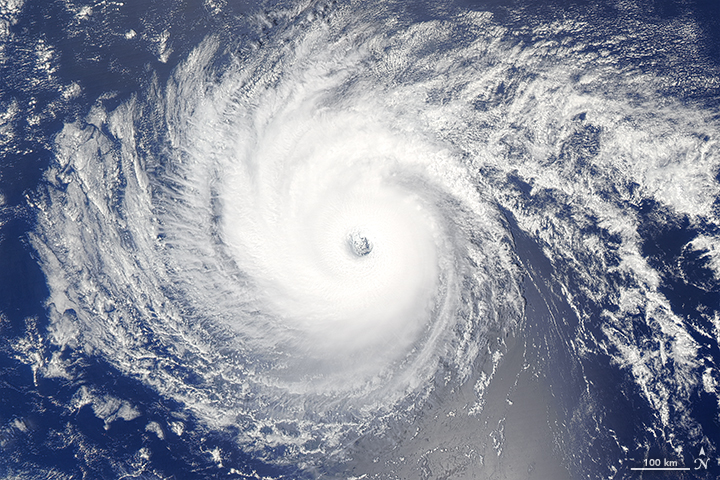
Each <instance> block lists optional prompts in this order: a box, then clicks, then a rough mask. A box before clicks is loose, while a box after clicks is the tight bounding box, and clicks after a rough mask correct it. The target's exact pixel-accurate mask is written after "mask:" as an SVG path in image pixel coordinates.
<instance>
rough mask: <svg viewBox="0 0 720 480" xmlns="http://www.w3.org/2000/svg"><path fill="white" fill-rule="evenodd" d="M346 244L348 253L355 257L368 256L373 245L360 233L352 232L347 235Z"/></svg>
mask: <svg viewBox="0 0 720 480" xmlns="http://www.w3.org/2000/svg"><path fill="white" fill-rule="evenodd" d="M347 244H348V247H349V248H350V252H351V253H352V254H353V255H355V256H356V257H365V256H367V255H370V253H371V252H372V249H373V245H372V243H371V242H370V240H369V239H368V238H367V237H366V236H365V235H363V234H362V233H361V232H352V233H351V234H349V235H348V238H347Z"/></svg>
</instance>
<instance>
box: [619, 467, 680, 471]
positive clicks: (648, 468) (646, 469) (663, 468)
mask: <svg viewBox="0 0 720 480" xmlns="http://www.w3.org/2000/svg"><path fill="white" fill-rule="evenodd" d="M630 470H636V471H651V470H654V471H659V470H664V471H687V470H690V467H633V468H631V469H630Z"/></svg>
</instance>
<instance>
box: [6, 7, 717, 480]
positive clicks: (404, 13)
mask: <svg viewBox="0 0 720 480" xmlns="http://www.w3.org/2000/svg"><path fill="white" fill-rule="evenodd" d="M203 5H204V8H205V11H206V14H207V15H209V16H213V15H215V16H214V17H213V18H215V19H216V20H215V21H216V23H215V24H214V25H215V26H216V28H209V29H206V30H205V31H203V33H202V35H200V36H199V37H200V38H198V40H197V41H196V42H191V41H186V43H187V46H186V47H182V46H181V45H180V42H181V41H180V40H174V41H175V42H176V44H175V46H176V47H177V49H178V52H177V53H174V50H173V43H172V42H173V39H174V38H175V37H173V36H170V35H169V34H167V32H165V33H161V34H159V35H157V36H156V37H153V38H155V40H154V42H155V43H154V44H153V45H154V46H153V47H152V48H154V49H155V50H154V52H155V55H156V56H157V60H156V62H157V65H158V67H157V68H154V67H150V66H148V67H146V68H145V72H146V74H145V75H144V77H143V78H142V79H141V81H139V83H138V87H137V88H135V89H134V90H132V91H131V92H130V93H126V94H122V93H118V92H113V91H110V90H108V91H106V92H104V93H101V94H100V95H91V94H90V93H86V92H84V91H82V89H81V88H80V87H79V86H77V84H75V86H71V87H70V89H69V90H68V89H65V90H64V92H65V98H66V100H67V99H70V100H72V99H76V98H78V95H79V93H78V92H79V91H82V92H83V93H82V95H83V97H82V98H83V99H84V101H86V103H87V108H86V109H85V110H75V111H74V113H72V114H68V115H67V116H65V117H63V121H62V122H60V124H59V125H58V126H57V127H56V129H55V131H54V133H53V134H52V135H49V136H48V138H49V140H48V143H49V149H50V151H51V152H52V155H51V158H50V160H49V161H48V163H47V166H46V167H45V168H44V169H43V171H42V178H41V179H40V180H39V181H38V185H37V186H36V187H35V188H34V189H32V190H31V191H30V192H29V193H27V194H26V195H25V198H24V202H25V206H24V207H23V208H25V209H26V211H27V212H30V213H29V214H28V215H31V216H32V218H33V219H34V220H33V223H32V228H31V229H30V230H29V231H28V233H27V236H26V238H27V242H26V245H27V248H28V249H29V250H30V251H31V252H32V255H33V258H34V259H35V261H36V262H37V264H38V265H39V268H40V270H41V271H42V275H43V276H44V278H45V280H46V284H47V298H45V300H44V303H43V305H44V307H43V308H44V311H45V312H46V313H45V314H46V316H47V321H46V323H45V324H43V322H42V321H39V324H40V326H38V320H37V319H36V320H32V321H27V322H26V332H27V333H25V334H24V335H25V336H24V337H23V336H20V337H17V339H16V340H14V341H13V342H10V343H11V344H10V346H7V347H3V348H5V350H6V351H11V352H13V353H12V355H14V358H17V359H19V360H18V361H19V362H21V363H22V364H24V365H29V366H30V368H31V370H32V375H33V379H34V380H33V381H34V383H35V385H36V386H37V385H39V386H40V387H39V391H42V390H43V389H42V385H43V382H59V383H60V384H61V385H63V388H66V389H68V392H69V393H68V394H67V396H68V398H69V400H68V401H67V405H66V406H65V407H60V406H58V405H59V402H58V401H55V402H50V403H53V404H54V405H55V406H56V407H57V408H59V409H60V410H61V411H62V412H64V413H62V414H61V415H64V417H63V418H66V417H67V418H72V417H73V416H78V415H81V413H82V412H90V411H92V415H93V416H94V418H97V419H99V420H101V421H102V422H101V423H102V424H103V428H104V429H105V431H106V432H108V435H113V432H114V431H117V428H120V427H118V425H120V424H128V425H134V423H133V422H142V425H141V426H139V427H137V428H138V432H143V433H142V435H144V436H142V435H141V436H142V438H145V439H146V440H143V442H145V443H143V445H144V446H143V447H142V448H140V447H139V446H138V447H137V449H136V447H127V448H126V447H122V448H120V447H107V449H106V450H102V448H101V447H98V446H96V447H93V448H95V449H96V450H95V451H98V452H102V451H105V452H111V453H110V454H108V453H106V454H105V455H108V456H110V455H111V454H112V455H115V456H116V457H117V458H115V459H114V460H113V461H112V462H111V466H110V467H107V468H108V469H109V470H102V469H101V468H100V467H93V465H95V463H93V462H91V461H89V460H87V458H89V457H88V454H87V451H88V448H90V447H87V445H88V444H90V443H92V442H90V441H89V440H88V438H90V436H89V434H87V433H83V434H81V433H77V432H78V427H71V426H70V424H68V426H67V427H66V433H65V434H63V435H65V436H69V437H67V439H66V440H63V441H62V442H61V443H62V445H64V446H63V447H62V448H70V447H69V445H72V444H73V442H75V443H77V442H80V444H82V445H84V446H83V447H82V448H81V450H82V451H83V452H86V453H84V454H83V455H84V457H83V458H86V461H85V464H86V466H85V467H82V468H80V470H82V471H88V472H92V471H95V472H97V471H106V472H112V475H116V476H118V478H120V476H122V475H127V476H134V477H135V478H138V477H140V478H180V477H177V476H173V474H171V473H169V470H167V469H166V470H163V468H169V467H162V466H161V465H160V464H153V463H152V462H153V461H154V460H153V458H156V457H157V456H158V455H160V454H159V453H154V452H159V450H157V448H156V447H151V446H148V445H149V444H147V442H149V440H147V438H150V436H149V434H150V433H152V434H154V435H155V436H156V437H157V438H159V439H160V440H166V439H168V438H171V437H172V438H174V439H179V440H178V442H187V443H188V444H189V445H190V446H189V447H187V448H189V449H190V450H192V451H194V452H195V453H193V454H192V455H195V457H192V458H196V460H192V461H191V460H189V461H188V462H189V463H188V465H194V467H192V468H190V467H188V470H187V472H186V473H188V472H190V471H193V472H194V473H193V474H192V475H194V476H193V477H192V478H205V476H203V475H206V476H207V478H210V477H211V476H213V475H214V474H215V473H210V470H208V471H207V473H206V474H203V473H202V472H203V471H204V470H202V469H201V468H200V467H198V466H197V465H198V462H200V460H197V458H204V459H205V460H204V461H209V462H210V463H211V464H212V465H213V467H212V468H215V469H216V470H212V472H216V473H217V472H224V474H227V475H235V476H234V477H232V478H358V479H359V478H378V479H379V478H428V479H429V478H526V477H527V478H542V477H543V476H544V475H554V476H555V478H581V477H582V478H601V477H602V478H630V475H631V474H630V472H629V470H628V469H629V467H631V466H641V465H644V466H646V467H647V466H648V465H649V466H651V467H652V466H654V463H653V462H654V460H653V459H654V457H658V458H660V457H662V458H663V459H664V461H665V462H668V461H674V462H676V463H675V464H670V465H671V466H678V465H680V466H682V465H691V464H692V462H693V460H694V459H696V458H700V459H701V460H703V459H705V458H706V457H707V456H710V457H712V456H713V455H714V454H715V453H716V448H717V445H716V440H715V439H714V437H713V435H714V433H716V431H717V426H716V420H717V415H716V414H715V415H714V417H713V418H714V420H713V419H712V418H705V417H704V416H703V415H701V414H700V410H699V408H700V407H698V406H697V405H698V402H700V401H701V400H702V402H704V403H702V405H708V407H707V408H710V409H714V410H712V411H714V412H715V413H717V409H718V404H719V403H718V402H719V400H718V397H717V393H716V388H717V382H718V378H720V377H719V376H718V375H719V374H718V371H717V361H718V358H717V355H716V353H717V339H718V328H719V327H718V326H719V325H720V316H719V315H720V313H719V312H720V305H719V304H718V294H719V293H720V235H719V232H720V227H719V223H718V222H719V217H718V213H719V212H720V210H719V206H720V203H718V198H719V197H718V194H719V193H720V180H719V178H720V177H719V176H718V175H719V174H718V172H720V144H719V143H718V131H719V130H718V126H719V121H718V110H717V105H718V103H717V98H718V97H717V91H718V90H717V89H718V76H717V67H716V66H715V65H714V64H713V63H712V62H711V61H709V60H706V53H704V52H703V51H702V50H701V49H699V48H697V43H692V42H689V41H687V39H688V38H693V39H696V40H697V42H700V41H701V39H702V38H705V37H703V33H702V31H701V30H700V27H699V26H698V25H699V23H698V22H700V20H697V19H693V18H690V17H689V16H687V15H686V16H684V17H682V16H681V17H677V18H675V19H674V20H672V21H669V20H668V21H663V22H664V23H663V22H660V21H659V20H655V17H642V16H640V17H637V18H636V17H634V16H633V15H634V13H633V12H635V10H633V8H634V7H633V6H632V5H630V4H628V5H625V4H623V5H625V6H624V7H623V6H616V7H614V8H616V10H615V14H614V15H615V16H614V17H613V18H614V20H607V21H606V20H605V19H604V17H603V16H602V15H598V14H597V13H596V12H594V11H593V10H592V9H590V7H588V8H589V10H579V11H576V12H575V13H576V14H575V15H569V16H568V15H559V14H558V15H553V16H552V18H551V20H547V19H545V18H544V17H541V16H540V15H539V14H537V13H532V12H525V13H523V12H524V10H522V9H515V10H513V9H509V10H503V11H502V12H505V13H504V14H503V15H501V14H500V13H499V12H500V10H497V9H495V10H493V8H491V7H492V6H489V7H488V8H483V7H482V6H465V5H459V4H458V5H455V6H453V7H450V6H446V7H442V8H441V7H439V6H438V7H437V8H430V7H427V8H428V10H427V11H426V13H423V14H421V13H418V12H420V11H424V10H422V8H420V7H418V9H417V10H413V9H411V8H409V7H407V6H404V5H403V4H402V3H397V4H396V3H394V2H359V1H357V2H354V1H348V2H340V1H338V2H335V1H330V2H327V1H320V2H317V1H299V2H280V3H278V4H277V5H273V6H272V7H270V6H267V7H264V8H260V7H257V8H255V7H247V11H244V12H243V13H242V15H239V14H238V15H235V16H234V17H233V16H232V15H230V13H229V12H230V7H227V6H225V4H224V3H222V4H221V3H219V2H205V3H204V4H203ZM618 5H619V4H618ZM633 5H634V4H633ZM19 8H21V7H19ZM68 8H69V7H68ZM87 8H90V7H87ZM98 8H100V7H98V6H97V5H95V6H93V7H92V9H94V12H97V11H98ZM102 8H106V7H102ZM108 8H109V7H108ZM117 8H118V9H120V8H121V6H118V7H117ZM598 8H599V7H598ZM92 9H91V11H90V13H88V11H87V10H82V9H79V10H77V9H76V10H77V11H78V12H79V13H76V15H77V18H89V17H90V15H91V14H94V15H97V13H93V10H92ZM623 9H624V10H623ZM508 11H509V12H511V14H508V13H507V12H508ZM568 11H572V9H570V10H568ZM83 12H84V13H83ZM618 12H619V13H618ZM82 15H85V17H82ZM508 15H509V16H508ZM608 18H609V17H608ZM643 22H644V23H643ZM653 22H655V23H653ZM658 25H660V27H658ZM658 28H661V33H658V30H657V29H658ZM136 35H137V32H135V31H134V30H132V31H129V32H125V33H124V37H123V38H124V39H125V40H124V41H135V40H134V39H136ZM143 35H148V36H147V37H144V38H150V37H149V34H143ZM118 38H119V37H118ZM148 48H149V47H148ZM688 59H689V60H688ZM684 62H685V63H684ZM687 62H692V63H691V64H692V71H691V72H690V71H689V67H688V68H686V69H685V70H683V69H682V68H680V67H682V66H687V65H689V63H687ZM151 65H152V64H151ZM68 92H69V93H68ZM58 108H59V107H58ZM9 111H10V110H9ZM9 118H10V117H9ZM1 125H3V124H0V127H1ZM8 125H9V123H8ZM43 325H44V326H43ZM33 345H34V346H33ZM38 349H39V350H38ZM96 364H98V365H104V366H105V367H103V368H107V369H108V370H111V371H112V372H115V373H113V374H112V375H111V377H112V378H115V380H112V381H109V380H98V379H95V378H94V377H93V374H92V373H91V367H90V365H96ZM118 379H121V380H118ZM118 382H121V383H122V385H133V386H132V387H131V388H130V387H127V388H126V387H123V388H124V389H111V390H107V388H110V387H105V385H111V384H120V383H118ZM136 390H137V391H141V390H142V391H143V392H145V391H147V392H149V393H146V394H143V395H150V396H151V398H155V400H148V401H140V400H133V394H131V393H130V391H136ZM42 395H44V394H42ZM42 395H41V396H42ZM699 399H700V400H699ZM158 405H164V406H162V407H159V406H158ZM639 409H642V414H637V417H636V419H635V420H628V417H626V416H625V415H632V414H630V413H629V412H631V411H639ZM708 411H709V410H708ZM148 412H155V413H153V415H154V416H152V415H150V413H148ZM163 412H164V413H163ZM518 412H529V413H525V414H523V413H518ZM710 416H711V417H712V415H710ZM145 417H147V418H145ZM13 425H16V424H13ZM138 425H140V424H138ZM12 428H15V430H13V431H19V430H17V429H19V428H20V427H17V425H16V426H15V427H12ZM133 428H134V427H133ZM21 430H22V429H21ZM8 431H9V430H8ZM71 431H72V432H75V433H68V432H71ZM533 432H534V433H533ZM537 432H540V433H537ZM138 435H140V434H138ZM214 435H215V436H217V435H220V437H219V438H222V441H221V442H220V443H217V442H216V443H217V445H220V446H213V447H212V448H211V447H210V446H209V445H210V444H209V443H208V444H207V445H208V446H204V445H205V444H204V443H203V442H206V440H207V439H208V438H210V437H213V436H214ZM63 438H65V437H64V436H63ZM73 438H75V439H76V440H72V439H73ZM79 438H80V439H85V440H82V441H80V440H77V439H79ZM133 438H135V437H133ZM138 438H139V437H138ZM213 438H218V437H213ZM207 441H208V442H209V440H207ZM213 441H215V440H213ZM88 442H90V443H88ZM218 442H219V441H218ZM130 443H132V442H130ZM133 445H134V444H133ZM700 447H703V450H702V452H701V453H700V454H698V451H699V448H700ZM57 448H61V447H57ZM62 448H61V449H62ZM73 448H74V447H73ZM173 448H175V447H173ZM183 448H185V447H183ZM118 449H120V450H118ZM133 449H136V450H137V451H135V450H133ZM55 450H57V449H55ZM183 451H184V450H183ZM113 452H114V453H113ZM118 452H120V453H118ZM233 452H241V453H233ZM153 455H155V457H153ZM178 455H179V454H178ZM183 455H185V454H183ZM188 455H190V454H188ZM192 455H191V456H192ZM237 455H242V458H244V459H245V460H243V461H238V460H237V458H238V457H237ZM698 455H699V456H698ZM158 458H159V457H158ZM648 458H650V463H649V464H648ZM248 459H252V460H248ZM643 459H644V461H645V463H644V464H643ZM668 459H670V460H668ZM658 461H659V460H658ZM193 462H194V463H193ZM248 465H250V466H248ZM259 465H261V466H262V467H260V466H259ZM665 465H668V464H667V463H665ZM93 468H95V469H96V470H93ZM103 468H105V467H103ZM203 468H205V467H203ZM207 468H210V467H207ZM263 468H266V469H268V470H267V471H266V472H265V473H263V472H261V470H262V469H263ZM98 469H99V470H98ZM516 469H517V470H516ZM554 469H556V470H554ZM688 470H689V468H688ZM13 471H14V470H13ZM163 472H165V473H163ZM258 472H260V473H258ZM558 472H560V473H558ZM46 473H47V474H46V477H47V478H55V477H52V475H51V474H52V470H48V471H47V472H46ZM188 474H189V473H188ZM700 474H701V475H709V473H707V468H706V469H705V470H704V471H703V472H700ZM165 475H168V476H165ZM175 475H177V473H176V474H175ZM533 475H537V477H533ZM681 475H685V473H681ZM688 475H689V473H688ZM46 477H42V478H46ZM38 478H39V477H38ZM58 478H60V477H58ZM62 478H66V477H62ZM67 478H75V477H72V476H69V477H67ZM125 478H127V477H125ZM546 478H549V477H546ZM682 478H685V477H682ZM687 478H696V477H687ZM697 478H705V477H697ZM707 478H710V477H707Z"/></svg>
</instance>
